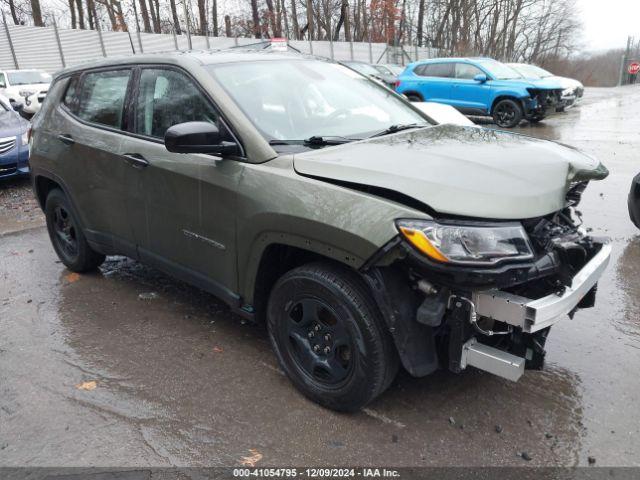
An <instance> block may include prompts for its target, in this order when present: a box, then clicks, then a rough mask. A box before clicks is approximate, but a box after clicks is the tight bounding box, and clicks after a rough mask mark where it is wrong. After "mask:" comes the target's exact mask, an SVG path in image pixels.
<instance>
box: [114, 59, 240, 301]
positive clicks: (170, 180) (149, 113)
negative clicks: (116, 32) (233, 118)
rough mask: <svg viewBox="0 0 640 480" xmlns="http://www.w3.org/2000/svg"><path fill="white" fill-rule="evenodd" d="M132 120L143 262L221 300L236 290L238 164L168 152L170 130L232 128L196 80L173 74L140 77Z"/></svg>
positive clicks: (134, 213)
mask: <svg viewBox="0 0 640 480" xmlns="http://www.w3.org/2000/svg"><path fill="white" fill-rule="evenodd" d="M134 117H135V118H134V121H133V124H134V125H133V127H132V130H133V133H134V134H135V136H134V137H131V138H130V139H129V140H128V142H127V145H126V150H127V152H124V153H125V154H126V155H128V156H129V157H131V158H137V159H138V169H137V171H136V173H135V185H136V186H135V198H134V199H133V201H132V203H131V205H129V215H130V216H131V217H133V229H134V232H135V237H136V241H137V244H138V250H139V254H140V257H141V259H142V260H145V261H147V262H148V263H151V264H155V265H156V266H158V267H160V268H163V269H165V270H169V271H171V273H172V274H174V275H176V276H178V277H180V278H183V279H184V280H186V281H189V282H191V283H195V284H198V285H199V286H201V287H202V288H204V289H206V290H209V291H211V292H213V293H215V294H217V295H219V296H222V297H228V296H233V295H234V293H233V292H236V291H237V272H236V248H235V233H236V223H235V212H236V187H237V185H238V182H239V179H240V176H241V174H242V171H243V168H244V167H243V164H242V162H240V161H237V160H231V159H222V158H220V157H215V156H212V155H204V154H179V153H171V152H169V151H167V149H166V148H165V146H164V141H163V139H164V134H165V132H166V130H167V129H168V128H169V127H171V126H173V125H177V124H179V123H184V122H190V121H206V122H212V123H215V124H216V125H217V126H218V128H219V129H220V131H225V130H226V127H225V126H224V123H223V121H222V119H221V118H220V115H219V113H218V112H217V110H216V109H215V107H214V106H213V105H212V104H211V102H210V101H209V100H208V98H207V96H206V95H205V93H204V92H203V91H202V90H201V89H200V88H199V86H198V85H197V84H196V82H195V81H194V80H193V79H192V78H190V77H189V76H188V75H187V74H186V73H184V72H183V71H181V70H178V69H174V68H169V67H167V68H162V67H153V68H151V67H149V68H142V69H140V71H139V82H138V90H137V92H136V99H135V114H134Z"/></svg>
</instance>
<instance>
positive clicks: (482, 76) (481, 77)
mask: <svg viewBox="0 0 640 480" xmlns="http://www.w3.org/2000/svg"><path fill="white" fill-rule="evenodd" d="M473 79H474V80H475V81H476V82H480V83H484V82H486V81H487V76H486V75H485V74H484V73H479V74H478V75H476V76H475V77H473Z"/></svg>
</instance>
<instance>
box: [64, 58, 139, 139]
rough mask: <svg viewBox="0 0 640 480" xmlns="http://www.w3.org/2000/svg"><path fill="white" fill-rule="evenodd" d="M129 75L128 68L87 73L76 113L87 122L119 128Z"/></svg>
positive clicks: (120, 126)
mask: <svg viewBox="0 0 640 480" xmlns="http://www.w3.org/2000/svg"><path fill="white" fill-rule="evenodd" d="M130 76H131V72H130V71H129V70H115V71H109V72H95V73H87V74H86V75H85V77H84V80H83V82H82V100H81V102H80V108H79V109H78V112H77V115H78V116H79V117H80V118H82V119H83V120H86V121H87V122H92V123H99V124H101V125H106V126H108V127H113V128H118V129H121V128H122V122H123V110H124V99H125V97H126V94H127V85H128V83H129V77H130Z"/></svg>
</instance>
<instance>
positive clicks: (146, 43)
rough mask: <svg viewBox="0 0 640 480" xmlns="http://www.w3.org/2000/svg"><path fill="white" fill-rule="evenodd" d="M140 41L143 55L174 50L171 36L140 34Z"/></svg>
mask: <svg viewBox="0 0 640 480" xmlns="http://www.w3.org/2000/svg"><path fill="white" fill-rule="evenodd" d="M180 36H184V35H180ZM140 40H141V41H142V47H143V52H144V53H157V52H168V51H173V50H175V49H176V46H175V43H174V40H173V35H165V34H162V33H141V34H140ZM185 43H186V38H185Z"/></svg>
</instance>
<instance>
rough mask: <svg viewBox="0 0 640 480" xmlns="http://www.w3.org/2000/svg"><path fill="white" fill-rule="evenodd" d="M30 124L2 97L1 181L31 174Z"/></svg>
mask: <svg viewBox="0 0 640 480" xmlns="http://www.w3.org/2000/svg"><path fill="white" fill-rule="evenodd" d="M28 127H29V122H27V121H26V120H25V119H24V118H22V117H21V116H20V115H19V114H18V112H16V111H15V110H14V109H13V108H12V107H11V104H10V103H9V100H7V99H6V98H4V97H3V96H2V95H0V179H2V178H5V177H13V176H15V175H28V174H29V140H28V138H27V130H28Z"/></svg>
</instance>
